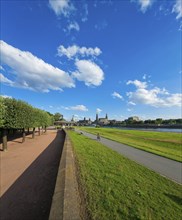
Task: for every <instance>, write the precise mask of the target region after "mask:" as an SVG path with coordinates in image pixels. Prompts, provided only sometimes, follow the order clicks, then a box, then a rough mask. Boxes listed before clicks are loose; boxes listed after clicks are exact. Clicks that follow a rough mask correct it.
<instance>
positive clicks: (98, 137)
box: [97, 133, 100, 141]
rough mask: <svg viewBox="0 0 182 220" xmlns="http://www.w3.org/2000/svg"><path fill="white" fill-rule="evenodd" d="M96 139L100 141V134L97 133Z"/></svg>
mask: <svg viewBox="0 0 182 220" xmlns="http://www.w3.org/2000/svg"><path fill="white" fill-rule="evenodd" d="M97 140H98V141H100V134H99V133H97Z"/></svg>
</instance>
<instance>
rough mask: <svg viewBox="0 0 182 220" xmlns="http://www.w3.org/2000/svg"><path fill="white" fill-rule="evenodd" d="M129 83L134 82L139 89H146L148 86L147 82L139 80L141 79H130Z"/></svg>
mask: <svg viewBox="0 0 182 220" xmlns="http://www.w3.org/2000/svg"><path fill="white" fill-rule="evenodd" d="M129 84H133V85H135V86H136V87H137V88H139V89H144V88H146V87H147V83H146V82H141V81H139V80H137V79H136V80H134V81H131V80H129V81H128V82H127V83H126V85H129Z"/></svg>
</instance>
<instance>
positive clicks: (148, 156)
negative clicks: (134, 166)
mask: <svg viewBox="0 0 182 220" xmlns="http://www.w3.org/2000/svg"><path fill="white" fill-rule="evenodd" d="M77 131H78V132H82V134H83V135H86V136H87V137H89V138H91V139H95V140H96V139H97V137H96V135H93V134H90V133H87V132H85V131H79V130H77ZM100 142H101V143H102V144H104V145H105V146H107V147H109V148H111V149H112V150H115V151H117V152H118V153H119V154H122V155H123V156H125V157H127V158H129V159H131V160H133V161H135V162H137V163H138V164H141V165H144V166H145V167H147V168H149V169H151V170H153V171H155V172H157V173H159V174H160V175H162V176H165V177H166V178H169V179H171V180H173V181H175V182H177V183H179V184H182V163H180V162H177V161H174V160H170V159H167V158H164V157H161V156H158V155H155V154H152V153H148V152H146V151H143V150H139V149H136V148H134V147H130V146H128V145H125V144H121V143H118V142H116V141H112V140H109V139H106V138H103V137H101V140H100Z"/></svg>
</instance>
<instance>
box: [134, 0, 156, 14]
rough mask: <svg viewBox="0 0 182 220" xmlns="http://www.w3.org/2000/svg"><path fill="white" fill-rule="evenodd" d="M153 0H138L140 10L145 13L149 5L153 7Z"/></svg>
mask: <svg viewBox="0 0 182 220" xmlns="http://www.w3.org/2000/svg"><path fill="white" fill-rule="evenodd" d="M152 3H153V0H138V4H139V5H140V10H141V11H142V12H143V13H145V12H146V11H147V9H148V8H149V7H151V5H152Z"/></svg>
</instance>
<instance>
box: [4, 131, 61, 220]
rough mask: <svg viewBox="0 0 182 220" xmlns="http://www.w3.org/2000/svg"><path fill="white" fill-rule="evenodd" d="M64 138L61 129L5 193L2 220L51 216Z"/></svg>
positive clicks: (40, 218) (22, 219)
mask: <svg viewBox="0 0 182 220" xmlns="http://www.w3.org/2000/svg"><path fill="white" fill-rule="evenodd" d="M64 139H65V135H64V132H63V131H58V133H57V136H56V137H55V139H54V140H53V141H52V143H51V144H49V146H48V147H47V148H46V149H45V150H44V151H43V152H42V153H41V154H40V155H39V157H38V158H37V159H36V160H35V161H33V163H32V164H31V165H30V166H29V167H28V168H27V169H26V170H25V171H24V173H23V174H22V175H21V176H20V177H19V178H18V179H17V180H16V181H15V182H14V183H13V184H12V186H11V187H10V188H9V189H8V190H7V191H6V192H5V193H4V194H3V195H2V197H1V200H0V219H1V220H5V219H6V220H24V219H26V220H45V219H48V218H49V212H50V208H51V202H52V196H53V193H54V188H55V183H56V177H57V172H58V167H59V162H60V157H61V153H62V149H63V144H64Z"/></svg>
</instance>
